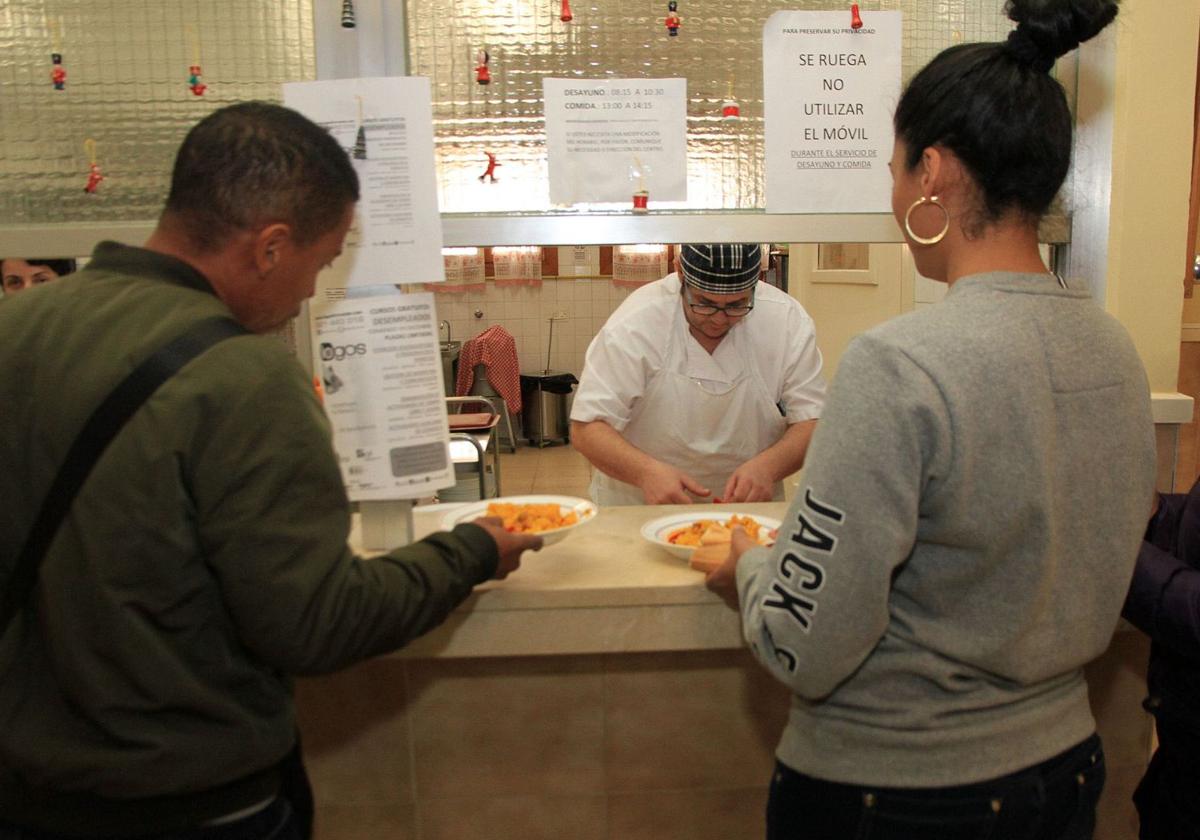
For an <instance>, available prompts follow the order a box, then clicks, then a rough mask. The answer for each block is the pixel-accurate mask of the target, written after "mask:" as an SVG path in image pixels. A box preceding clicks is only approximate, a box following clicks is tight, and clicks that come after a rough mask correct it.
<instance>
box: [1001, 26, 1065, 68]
mask: <svg viewBox="0 0 1200 840" xmlns="http://www.w3.org/2000/svg"><path fill="white" fill-rule="evenodd" d="M1004 49H1005V51H1006V52H1008V54H1009V55H1011V56H1012V57H1013V58H1015V59H1016V60H1017V63H1018V64H1023V65H1025V66H1026V67H1032V68H1033V69H1034V70H1036V71H1038V72H1039V73H1049V72H1050V68H1052V67H1053V66H1054V62H1055V61H1056V60H1057V59H1058V56H1057V55H1053V54H1051V53H1048V52H1045V51H1043V50H1042V48H1041V47H1040V46H1038V44H1037V42H1036V41H1035V40H1034V39H1033V36H1032V35H1030V34H1029V30H1028V29H1026V28H1025V27H1024V26H1018V27H1017V28H1016V29H1014V30H1013V31H1012V32H1009V33H1008V40H1007V41H1006V42H1005V43H1004Z"/></svg>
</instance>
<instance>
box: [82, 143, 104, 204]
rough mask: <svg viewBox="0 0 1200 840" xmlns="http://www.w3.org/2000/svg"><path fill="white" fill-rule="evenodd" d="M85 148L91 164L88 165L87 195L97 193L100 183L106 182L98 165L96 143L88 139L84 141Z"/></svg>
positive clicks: (85, 188) (85, 190) (84, 189)
mask: <svg viewBox="0 0 1200 840" xmlns="http://www.w3.org/2000/svg"><path fill="white" fill-rule="evenodd" d="M83 148H84V149H85V150H86V151H87V154H88V160H89V161H91V163H90V164H89V165H88V178H87V184H86V185H85V186H84V188H83V191H84V192H85V193H95V192H96V188H97V187H99V186H100V182H101V181H103V180H104V176H103V175H101V174H100V164H98V163H96V141H95V140H93V139H92V138H90V137H89V138H88V139H86V140H84V141H83Z"/></svg>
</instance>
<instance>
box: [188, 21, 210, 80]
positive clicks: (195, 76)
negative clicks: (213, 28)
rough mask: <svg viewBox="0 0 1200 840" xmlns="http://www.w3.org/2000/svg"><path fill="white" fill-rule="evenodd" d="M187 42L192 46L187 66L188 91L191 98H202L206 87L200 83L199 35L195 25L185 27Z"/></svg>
mask: <svg viewBox="0 0 1200 840" xmlns="http://www.w3.org/2000/svg"><path fill="white" fill-rule="evenodd" d="M187 36H188V42H189V43H190V44H191V45H192V63H191V64H190V65H188V81H187V83H188V90H190V91H191V92H192V95H193V96H203V95H204V91H206V90H208V85H206V84H204V82H202V81H200V34H199V33H198V32H197V31H196V26H195V24H191V23H189V24H188V25H187Z"/></svg>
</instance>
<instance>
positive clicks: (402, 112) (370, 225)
mask: <svg viewBox="0 0 1200 840" xmlns="http://www.w3.org/2000/svg"><path fill="white" fill-rule="evenodd" d="M283 103H284V104H285V105H287V106H288V107H289V108H294V109H296V110H297V111H299V112H300V113H302V114H304V115H305V116H307V117H308V118H309V119H311V120H312V121H313V122H315V123H317V124H318V125H321V126H324V127H325V128H326V129H328V130H329V132H330V133H331V134H332V135H333V136H334V137H335V138H337V141H338V142H339V143H340V144H341V145H342V147H343V148H344V149H345V150H346V153H347V154H348V155H349V156H350V162H351V163H352V164H354V169H355V171H356V172H357V173H358V180H359V190H360V193H361V198H360V199H359V202H358V207H357V209H356V213H355V218H354V223H353V225H352V226H351V228H350V232H349V233H348V234H347V235H346V244H345V250H344V251H343V252H342V255H341V256H340V257H338V258H337V259H336V260H334V262H333V265H332V266H330V268H329V269H328V270H327V271H324V272H322V273H321V276H320V280H319V283H320V284H321V286H322V287H326V286H372V285H381V284H385V283H390V284H396V283H440V282H441V281H442V280H443V279H444V278H443V275H442V219H441V215H440V214H439V213H438V203H437V174H436V171H435V169H434V162H433V105H432V100H431V96H430V89H429V79H426V78H422V77H419V76H394V77H388V78H378V79H334V80H329V81H321V82H288V83H286V84H284V86H283Z"/></svg>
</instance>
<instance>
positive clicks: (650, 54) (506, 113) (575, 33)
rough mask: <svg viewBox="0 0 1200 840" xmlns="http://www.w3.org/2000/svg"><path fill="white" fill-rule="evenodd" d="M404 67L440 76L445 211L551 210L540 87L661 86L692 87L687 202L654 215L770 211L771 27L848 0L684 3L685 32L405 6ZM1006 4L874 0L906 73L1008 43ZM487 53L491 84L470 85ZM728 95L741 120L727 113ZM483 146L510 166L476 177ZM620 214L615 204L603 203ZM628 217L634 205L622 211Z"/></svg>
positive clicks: (558, 0)
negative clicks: (961, 48) (897, 30)
mask: <svg viewBox="0 0 1200 840" xmlns="http://www.w3.org/2000/svg"><path fill="white" fill-rule="evenodd" d="M406 2H407V13H408V14H407V19H408V32H409V53H408V60H409V72H410V73H412V74H413V75H418V76H428V77H429V78H430V79H431V80H432V86H433V100H434V121H435V138H436V143H437V162H438V180H439V189H440V194H439V199H440V202H441V208H442V210H443V211H445V212H481V211H501V210H503V211H539V210H541V211H545V210H549V209H556V210H566V209H573V210H591V209H603V208H605V207H606V205H594V206H590V207H589V206H583V205H575V206H574V207H573V208H551V207H550V206H549V189H548V183H547V165H546V153H545V125H544V121H543V119H542V79H543V78H545V77H547V76H549V77H566V78H571V77H576V78H604V77H609V76H612V77H617V78H664V77H680V76H682V77H686V78H687V81H688V127H687V136H688V150H687V156H688V200H687V202H686V203H678V204H671V203H670V202H659V203H657V205H656V206H657V207H658V208H659V209H666V208H669V207H672V206H674V207H686V208H697V209H698V208H708V209H719V208H761V207H762V206H763V204H764V198H763V177H764V161H763V121H762V115H763V101H762V96H763V93H762V90H763V85H762V27H763V24H764V23H765V22H766V20H767V18H768V17H770V15H771V14H772V13H773V12H775V11H778V10H780V9H799V10H804V9H808V10H814V11H815V10H822V11H828V10H830V9H836V8H839V7H840V8H844V9H845V10H846V17H847V23H849V17H850V3H849V2H848V0H847V2H842V0H786V2H784V0H677V3H678V12H677V13H678V15H679V17H680V18H681V20H682V25H681V26H680V27H679V34H678V36H677V37H670V36H669V35H668V33H667V29H666V26H665V25H664V19H665V18H666V16H667V14H668V11H667V0H569V4H570V9H571V11H572V13H573V15H574V19H573V20H572V21H570V22H569V23H564V22H562V21H561V20H560V19H559V18H560V13H561V11H562V0H406ZM1002 6H1003V2H1002V0H877V2H871V0H867V2H862V3H860V4H859V7H860V9H861V12H862V16H863V18H864V20H867V19H869V17H870V14H871V12H872V11H874V10H880V9H884V10H897V9H898V10H900V11H901V12H902V13H903V15H904V23H903V32H904V35H903V76H904V80H905V81H907V79H908V78H909V77H910V76H911V75H912V74H913V73H914V72H916V70H918V69H919V68H920V67H921V66H923V65H924V64H925V63H926V62H927V61H928V60H929V59H931V58H932V57H933V56H934V55H936V54H937V53H938V52H939V51H941V50H942V49H944V48H945V47H948V46H950V45H951V44H954V43H958V42H960V41H985V40H1001V39H1003V38H1004V37H1006V36H1007V33H1008V30H1009V29H1010V28H1011V26H1012V25H1011V23H1010V22H1009V21H1008V20H1007V19H1006V18H1005V17H1004V16H1003V14H1002V13H1001V7H1002ZM480 49H485V50H486V51H487V52H488V54H489V56H490V61H489V65H488V66H489V69H490V71H491V78H492V81H491V83H490V84H489V85H486V86H484V85H479V84H477V83H476V81H475V70H474V68H475V55H476V52H477V51H478V50H480ZM730 95H732V98H733V99H735V100H737V102H738V103H739V105H740V107H741V119H740V120H737V121H730V122H727V121H724V120H722V119H721V106H722V103H723V101H724V100H725V99H726V98H727V97H728V96H730ZM486 152H491V153H492V154H495V155H496V156H497V159H498V161H499V162H500V164H501V166H500V168H499V169H498V170H497V176H498V180H497V181H496V183H490V182H489V183H480V181H479V175H480V174H481V173H482V172H483V171H484V169H485V168H486V166H487V155H486ZM607 206H609V207H616V205H607ZM619 208H620V209H626V208H625V205H619Z"/></svg>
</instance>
